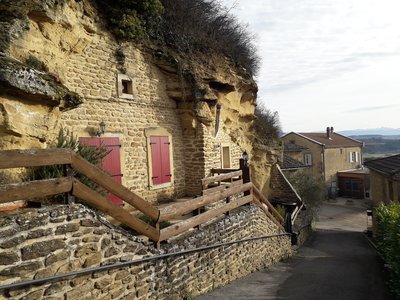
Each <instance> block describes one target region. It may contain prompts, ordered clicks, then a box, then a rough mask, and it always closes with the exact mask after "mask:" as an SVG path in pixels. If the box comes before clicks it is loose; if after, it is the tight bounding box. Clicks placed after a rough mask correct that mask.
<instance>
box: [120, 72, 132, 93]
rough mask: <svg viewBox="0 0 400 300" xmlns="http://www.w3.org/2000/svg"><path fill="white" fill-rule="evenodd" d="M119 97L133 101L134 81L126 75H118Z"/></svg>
mask: <svg viewBox="0 0 400 300" xmlns="http://www.w3.org/2000/svg"><path fill="white" fill-rule="evenodd" d="M118 97H120V98H124V99H133V80H132V79H131V78H129V77H128V76H127V75H125V74H118Z"/></svg>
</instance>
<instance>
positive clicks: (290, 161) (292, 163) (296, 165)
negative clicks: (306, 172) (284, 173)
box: [281, 154, 308, 170]
mask: <svg viewBox="0 0 400 300" xmlns="http://www.w3.org/2000/svg"><path fill="white" fill-rule="evenodd" d="M306 167H308V166H307V165H305V164H303V163H302V162H301V161H298V160H297V159H294V158H292V157H290V156H289V155H286V154H283V161H282V168H281V169H282V170H287V169H300V168H306Z"/></svg>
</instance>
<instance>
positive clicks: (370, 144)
mask: <svg viewBox="0 0 400 300" xmlns="http://www.w3.org/2000/svg"><path fill="white" fill-rule="evenodd" d="M351 138H354V139H356V140H359V141H362V142H364V143H365V148H364V153H368V154H381V155H385V154H388V155H391V154H397V153H400V136H399V135H389V136H386V135H354V136H351Z"/></svg>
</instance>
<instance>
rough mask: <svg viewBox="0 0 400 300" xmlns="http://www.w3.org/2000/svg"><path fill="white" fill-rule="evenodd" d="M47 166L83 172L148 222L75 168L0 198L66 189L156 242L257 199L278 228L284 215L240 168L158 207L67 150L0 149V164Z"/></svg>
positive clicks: (12, 188)
mask: <svg viewBox="0 0 400 300" xmlns="http://www.w3.org/2000/svg"><path fill="white" fill-rule="evenodd" d="M46 165H66V166H67V169H70V170H73V171H75V172H78V173H80V174H82V175H84V176H86V177H87V178H89V179H90V180H92V181H93V182H95V183H96V184H97V185H98V186H99V187H100V188H102V189H104V190H105V191H108V192H110V193H112V194H114V195H116V196H118V197H119V198H120V199H121V200H123V201H124V202H126V203H128V204H130V205H132V206H133V207H135V208H136V209H137V210H139V211H140V212H142V213H143V214H144V215H146V216H148V217H149V218H150V219H151V220H152V224H147V223H145V222H143V221H142V220H140V219H138V218H137V217H136V216H134V215H133V214H131V213H129V212H128V211H127V210H125V209H123V208H122V207H119V206H117V205H115V204H114V203H112V202H111V201H109V200H108V199H107V198H106V197H104V196H103V195H101V194H100V193H98V192H97V191H95V190H93V189H91V188H89V187H88V186H86V185H85V184H83V183H81V182H80V181H79V180H78V179H77V178H75V177H74V176H73V174H74V172H71V171H70V172H66V176H65V177H61V178H51V179H45V180H35V181H29V182H23V183H15V184H5V185H0V203H7V202H12V201H16V200H21V199H23V200H31V199H37V198H43V197H47V196H52V195H56V194H61V193H68V194H70V195H73V196H75V197H77V198H79V199H80V200H81V201H83V202H86V203H88V204H90V205H91V206H93V207H96V208H97V209H99V210H100V211H102V212H103V213H105V214H107V215H109V216H111V217H113V218H114V219H116V220H117V221H119V222H121V223H123V224H125V225H127V226H129V227H130V228H132V229H134V230H135V231H137V232H139V233H140V234H143V235H145V236H147V237H148V238H150V239H151V240H153V241H154V242H156V243H157V245H159V243H160V242H161V241H165V240H167V239H169V238H171V237H174V236H176V235H178V234H181V233H183V232H185V231H187V230H189V229H191V228H194V227H196V226H199V225H201V224H203V223H205V222H208V221H210V220H211V219H213V218H215V217H218V216H221V215H223V214H225V213H228V212H229V211H231V210H233V209H235V208H237V207H240V206H242V205H245V204H248V203H250V202H253V203H255V204H257V205H258V206H259V207H260V208H261V209H262V210H263V211H264V212H265V213H266V214H267V216H268V217H269V218H271V220H273V221H274V222H275V223H276V224H277V225H278V226H279V228H280V229H281V230H283V227H282V225H281V224H282V222H283V218H282V217H281V216H280V215H279V213H278V212H277V211H276V210H275V208H274V207H273V206H272V205H271V204H270V203H269V201H268V200H267V199H266V198H265V197H264V196H263V195H261V193H260V192H259V191H258V189H257V188H256V187H255V186H254V185H253V184H252V183H251V182H248V183H243V180H242V171H241V170H238V171H233V172H223V174H220V175H216V176H211V177H207V178H204V179H203V180H202V185H203V195H202V196H200V197H197V198H194V199H191V200H189V201H186V202H184V203H175V204H171V205H169V206H166V207H164V208H162V209H158V208H157V207H155V206H154V205H152V204H150V203H148V202H147V201H146V200H145V199H143V198H142V197H141V196H139V195H138V194H136V193H134V192H132V191H130V190H129V189H127V188H126V187H124V186H123V185H121V184H119V183H117V182H115V181H114V179H113V178H112V177H111V176H110V175H109V174H107V173H106V172H104V171H103V170H101V169H100V168H98V167H97V166H95V165H92V164H91V163H89V162H88V161H86V160H84V159H83V158H82V157H80V156H79V155H77V154H76V153H75V152H74V151H72V150H69V149H32V150H5V151H0V169H8V168H21V167H39V166H46ZM210 185H211V187H210ZM235 196H236V197H235ZM231 199H233V200H231ZM221 200H225V203H223V204H222V205H219V206H215V208H212V209H209V210H207V211H204V212H202V213H199V214H197V215H195V216H193V217H190V218H189V219H186V220H183V221H180V222H179V223H175V224H173V225H171V226H168V227H166V228H164V229H160V222H162V221H169V220H173V219H176V218H177V217H180V216H182V215H184V214H187V213H189V212H191V211H195V210H199V209H200V208H203V207H205V206H207V205H211V204H214V203H216V202H219V201H221Z"/></svg>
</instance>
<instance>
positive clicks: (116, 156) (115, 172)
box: [79, 137, 122, 205]
mask: <svg viewBox="0 0 400 300" xmlns="http://www.w3.org/2000/svg"><path fill="white" fill-rule="evenodd" d="M79 142H80V143H82V144H85V145H89V146H97V147H98V146H100V145H102V146H103V147H105V148H107V149H108V150H111V152H110V153H109V154H108V155H107V156H106V157H104V158H103V161H102V163H101V168H102V169H103V170H104V171H106V172H107V173H109V174H110V175H111V176H112V177H113V178H114V180H115V181H116V182H118V183H121V177H122V174H121V160H120V147H121V146H120V143H119V138H117V137H106V138H98V137H92V138H86V137H85V138H79ZM108 199H109V200H110V201H112V202H114V203H115V204H117V205H121V204H122V200H121V199H119V198H118V197H117V196H115V195H113V194H109V195H108Z"/></svg>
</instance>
